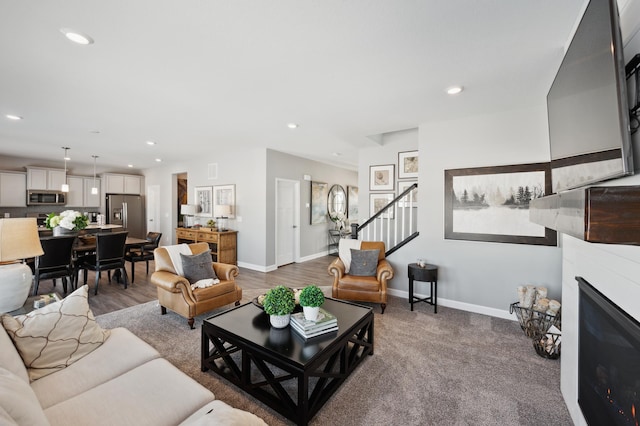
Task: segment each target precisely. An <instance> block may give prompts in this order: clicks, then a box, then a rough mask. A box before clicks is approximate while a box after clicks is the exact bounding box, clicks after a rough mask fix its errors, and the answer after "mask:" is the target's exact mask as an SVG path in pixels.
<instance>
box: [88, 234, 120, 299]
mask: <svg viewBox="0 0 640 426" xmlns="http://www.w3.org/2000/svg"><path fill="white" fill-rule="evenodd" d="M128 233H129V232H128V231H122V232H107V233H104V234H96V252H95V254H89V255H86V256H82V257H80V258H79V259H78V266H77V271H76V274H77V273H78V271H79V270H80V269H82V270H84V284H86V283H87V271H88V270H92V271H95V272H96V284H95V289H94V293H93V294H98V283H99V282H100V273H101V272H102V271H108V272H109V282H111V271H113V270H116V271H120V274H121V276H122V280H123V282H124V288H127V270H126V269H125V267H124V265H125V264H124V250H125V241H126V239H127V234H128ZM76 279H77V278H76Z"/></svg>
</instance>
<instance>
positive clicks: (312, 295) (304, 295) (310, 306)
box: [300, 284, 324, 321]
mask: <svg viewBox="0 0 640 426" xmlns="http://www.w3.org/2000/svg"><path fill="white" fill-rule="evenodd" d="M323 303H324V293H323V292H322V290H320V288H319V287H318V286H316V285H313V284H312V285H308V286H306V287H305V288H303V289H302V291H301V292H300V306H302V310H303V312H304V317H305V319H307V320H309V321H315V320H316V319H318V312H319V311H320V306H322V304H323Z"/></svg>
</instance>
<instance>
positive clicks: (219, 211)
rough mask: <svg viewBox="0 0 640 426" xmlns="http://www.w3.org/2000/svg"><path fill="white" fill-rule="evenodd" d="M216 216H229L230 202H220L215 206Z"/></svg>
mask: <svg viewBox="0 0 640 426" xmlns="http://www.w3.org/2000/svg"><path fill="white" fill-rule="evenodd" d="M215 215H216V217H229V216H230V215H231V206H230V205H228V204H218V205H216V208H215Z"/></svg>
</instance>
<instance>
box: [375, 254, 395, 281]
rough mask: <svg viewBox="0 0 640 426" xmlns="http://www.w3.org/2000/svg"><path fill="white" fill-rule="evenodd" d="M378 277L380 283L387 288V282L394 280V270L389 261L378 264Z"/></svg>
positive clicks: (384, 260)
mask: <svg viewBox="0 0 640 426" xmlns="http://www.w3.org/2000/svg"><path fill="white" fill-rule="evenodd" d="M376 277H377V279H378V281H379V282H381V283H384V285H385V287H386V284H387V281H388V280H390V279H391V278H393V268H392V267H391V264H390V263H389V261H388V260H387V259H382V260H381V261H379V262H378V268H377V269H376Z"/></svg>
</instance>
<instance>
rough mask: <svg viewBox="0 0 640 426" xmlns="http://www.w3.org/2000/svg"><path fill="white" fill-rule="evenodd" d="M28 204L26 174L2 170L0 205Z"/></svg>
mask: <svg viewBox="0 0 640 426" xmlns="http://www.w3.org/2000/svg"><path fill="white" fill-rule="evenodd" d="M26 206H27V177H26V175H25V174H24V173H19V172H0V207H26Z"/></svg>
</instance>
